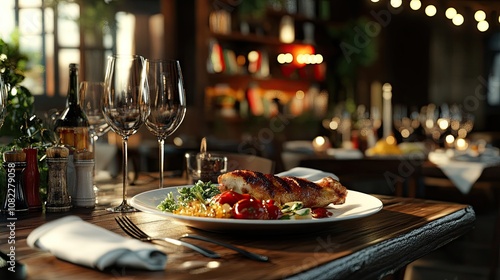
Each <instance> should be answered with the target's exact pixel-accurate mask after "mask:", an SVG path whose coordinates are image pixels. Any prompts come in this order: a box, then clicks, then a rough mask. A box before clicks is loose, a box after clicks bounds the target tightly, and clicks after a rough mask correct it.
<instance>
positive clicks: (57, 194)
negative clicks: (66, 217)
mask: <svg viewBox="0 0 500 280" xmlns="http://www.w3.org/2000/svg"><path fill="white" fill-rule="evenodd" d="M46 154H47V166H48V168H49V172H48V184H47V185H48V186H47V202H46V204H45V211H47V212H66V211H69V210H70V208H71V200H70V198H69V194H68V188H67V185H66V172H67V167H68V155H69V150H68V148H66V147H63V146H54V147H50V148H48V149H47V153H46Z"/></svg>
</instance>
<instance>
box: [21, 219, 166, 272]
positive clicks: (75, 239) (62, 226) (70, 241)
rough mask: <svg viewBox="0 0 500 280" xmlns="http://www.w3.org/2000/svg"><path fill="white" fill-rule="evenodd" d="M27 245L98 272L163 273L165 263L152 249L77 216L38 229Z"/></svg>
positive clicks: (147, 245) (163, 255)
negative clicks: (113, 269) (119, 269)
mask: <svg viewBox="0 0 500 280" xmlns="http://www.w3.org/2000/svg"><path fill="white" fill-rule="evenodd" d="M27 242H28V245H29V246H30V247H32V248H36V249H40V250H43V251H48V252H50V253H52V254H53V255H55V256H56V257H58V258H60V259H63V260H66V261H69V262H72V263H75V264H80V265H84V266H88V267H92V268H97V269H99V270H104V269H105V268H107V267H112V266H117V267H129V268H136V269H145V270H163V269H165V264H166V262H167V256H166V254H165V253H163V252H162V251H160V250H158V249H156V247H155V246H154V245H152V244H148V243H144V242H141V241H139V240H136V239H132V238H126V237H123V236H121V235H119V234H116V233H114V232H111V231H109V230H106V229H104V228H102V227H99V226H96V225H93V224H91V223H88V222H85V221H83V220H82V219H81V218H79V217H77V216H66V217H63V218H60V219H57V220H54V221H51V222H48V223H46V224H43V225H41V226H39V227H38V228H36V229H35V230H33V231H32V232H31V233H30V234H29V236H28V239H27Z"/></svg>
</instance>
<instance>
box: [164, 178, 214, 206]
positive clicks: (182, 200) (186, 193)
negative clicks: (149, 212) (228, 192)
mask: <svg viewBox="0 0 500 280" xmlns="http://www.w3.org/2000/svg"><path fill="white" fill-rule="evenodd" d="M177 191H178V192H179V195H178V196H177V197H174V195H173V194H172V193H168V194H167V197H166V198H165V199H164V200H163V201H162V202H161V203H160V204H159V205H158V206H157V208H158V209H159V210H161V211H164V212H173V211H175V210H177V209H179V207H181V206H186V205H188V204H189V202H191V201H193V200H198V201H200V202H201V203H203V204H206V203H207V201H208V200H209V199H210V198H212V197H214V196H215V195H217V194H219V193H220V190H219V188H218V187H217V184H212V182H203V181H198V182H196V184H194V186H193V187H182V188H178V189H177Z"/></svg>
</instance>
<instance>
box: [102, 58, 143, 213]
mask: <svg viewBox="0 0 500 280" xmlns="http://www.w3.org/2000/svg"><path fill="white" fill-rule="evenodd" d="M143 64H144V58H143V57H142V56H139V55H112V56H109V57H108V62H107V66H106V76H105V79H104V95H103V99H102V100H103V102H102V112H103V113H104V117H105V119H106V122H107V123H108V124H109V126H110V127H111V129H112V130H113V131H114V132H116V133H117V134H118V135H120V136H121V137H122V153H123V163H122V167H123V200H122V203H121V204H120V205H119V206H117V207H114V208H108V209H107V210H108V211H112V212H133V211H135V209H134V208H133V207H132V206H130V205H129V204H128V203H127V185H128V176H127V173H128V166H127V161H128V155H127V152H128V151H127V149H128V138H129V137H130V136H131V135H133V134H135V133H136V132H137V130H138V129H139V128H140V127H141V126H142V125H143V123H144V121H145V119H146V117H147V116H148V114H149V92H148V91H149V89H148V82H147V80H146V79H145V75H144V74H145V73H144V70H145V68H144V67H143Z"/></svg>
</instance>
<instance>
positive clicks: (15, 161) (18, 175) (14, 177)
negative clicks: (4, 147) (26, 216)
mask: <svg viewBox="0 0 500 280" xmlns="http://www.w3.org/2000/svg"><path fill="white" fill-rule="evenodd" d="M3 159H4V163H3V167H4V168H5V178H6V187H7V188H6V193H5V200H4V201H3V204H2V212H5V213H7V214H8V215H9V216H15V213H18V212H24V211H28V201H27V200H26V195H25V189H24V178H23V177H24V175H23V172H24V168H25V167H26V154H25V153H24V152H23V151H16V150H14V151H9V152H5V153H4V154H3Z"/></svg>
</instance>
